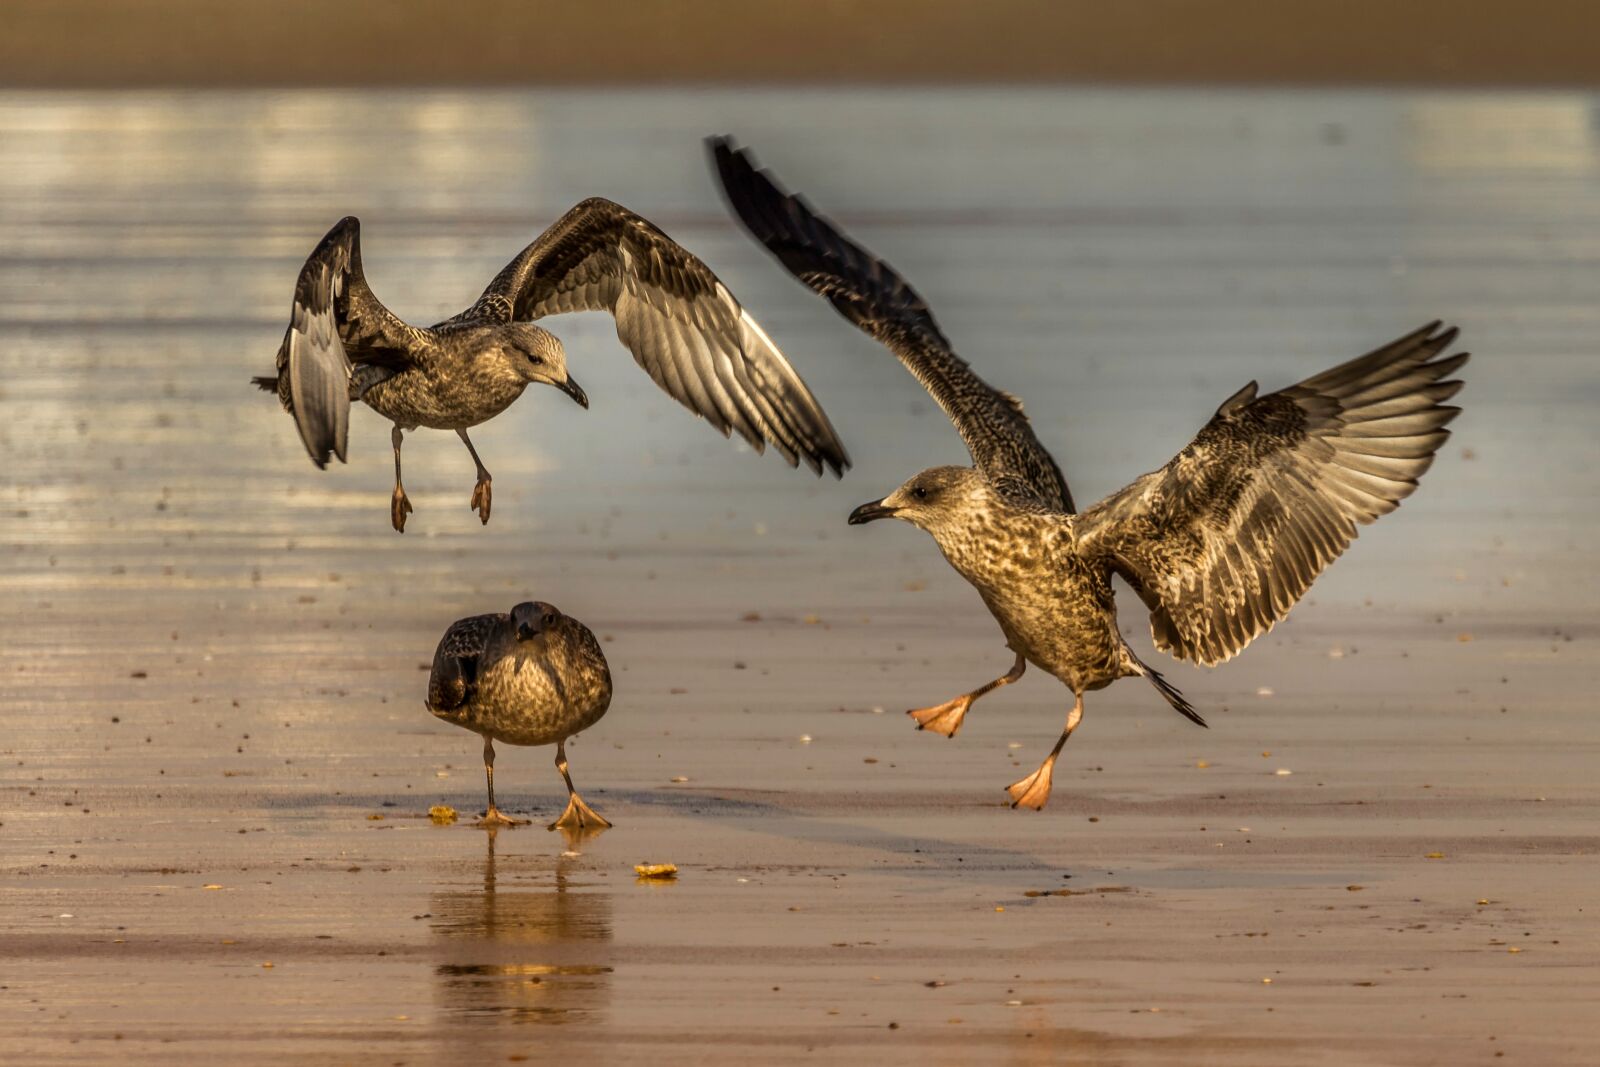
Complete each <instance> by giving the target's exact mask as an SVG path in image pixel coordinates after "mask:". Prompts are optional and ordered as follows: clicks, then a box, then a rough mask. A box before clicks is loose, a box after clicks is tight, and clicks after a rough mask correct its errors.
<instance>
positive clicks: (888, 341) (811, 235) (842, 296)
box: [708, 137, 1073, 512]
mask: <svg viewBox="0 0 1600 1067" xmlns="http://www.w3.org/2000/svg"><path fill="white" fill-rule="evenodd" d="M708 144H709V145H710V147H711V154H712V158H713V160H714V161H715V163H716V167H717V174H718V175H719V176H720V178H721V180H722V188H723V191H724V193H726V194H727V198H728V203H729V204H730V205H732V207H733V210H734V212H735V213H736V214H738V216H739V219H740V221H741V222H743V223H744V225H745V227H746V229H748V230H749V231H750V233H751V234H752V235H753V236H754V237H755V238H756V240H758V241H760V242H761V243H762V244H764V245H765V246H766V247H767V249H768V250H769V251H771V252H772V254H773V255H774V256H776V257H777V258H778V261H779V262H780V263H782V264H783V265H784V267H786V268H787V269H788V271H789V273H791V274H793V275H794V276H795V277H796V278H798V279H800V280H801V281H802V282H804V283H805V284H806V285H809V286H810V287H811V288H812V289H814V290H815V291H816V292H818V293H820V294H821V295H822V296H824V297H826V298H827V299H828V301H829V302H830V303H832V304H833V306H834V308H835V309H837V310H838V312H839V313H840V314H841V315H843V316H844V317H845V318H847V319H849V320H850V321H851V322H853V323H855V324H856V325H857V326H858V327H860V328H861V329H862V330H863V331H865V332H866V333H867V334H869V335H871V336H872V337H873V338H875V339H876V340H878V341H879V342H880V343H881V344H883V345H884V346H885V347H887V348H888V349H889V350H890V351H891V352H893V353H894V354H895V355H896V356H897V357H899V359H900V362H901V363H903V364H905V366H906V368H907V369H908V370H910V371H911V373H912V374H913V375H915V376H916V378H917V380H918V381H919V382H921V383H922V384H923V385H924V386H925V387H926V388H927V390H928V392H929V393H930V394H931V395H932V396H933V398H934V400H935V401H937V402H938V404H939V406H940V407H941V408H943V409H944V412H945V414H947V415H948V416H950V419H951V421H953V422H954V423H955V426H956V429H957V430H958V431H960V433H961V438H962V440H963V441H965V442H966V445H967V450H968V451H969V452H970V453H971V454H972V459H973V462H974V463H975V464H976V465H977V467H978V469H979V470H981V471H982V472H983V473H984V475H985V476H986V477H987V478H988V479H989V481H990V482H991V483H992V484H994V485H995V486H996V487H997V488H999V489H1000V490H1001V491H1003V492H1005V493H1007V495H1010V496H1014V497H1016V498H1018V499H1021V500H1028V501H1032V502H1035V503H1039V504H1043V505H1044V506H1046V507H1050V508H1053V509H1056V510H1059V511H1067V512H1070V511H1072V510H1073V506H1072V494H1071V493H1070V492H1068V490H1067V483H1066V479H1065V478H1063V477H1062V476H1061V471H1060V469H1059V468H1057V467H1056V464H1055V461H1054V460H1053V459H1052V458H1051V457H1050V453H1049V452H1047V451H1045V448H1044V446H1043V445H1041V444H1040V443H1039V441H1038V439H1037V438H1036V437H1034V434H1033V429H1032V427H1030V426H1029V425H1028V418H1027V416H1026V415H1024V414H1023V413H1022V404H1021V403H1020V402H1019V401H1018V400H1017V398H1016V397H1014V396H1012V395H1011V394H1009V393H1005V392H1002V391H1000V390H998V389H995V388H994V387H993V386H991V385H989V384H988V383H987V382H985V381H984V380H983V379H982V378H979V377H978V376H977V375H976V374H975V373H973V371H972V368H971V367H969V366H968V365H967V364H966V362H965V361H964V360H962V359H961V357H959V356H957V355H956V354H955V352H954V351H953V350H952V349H951V347H950V343H949V342H948V341H946V340H945V337H944V334H942V333H941V332H940V331H939V327H938V324H937V323H935V322H934V319H933V313H932V312H931V311H929V310H928V305H927V303H926V302H925V301H924V300H923V299H922V298H921V297H920V296H918V295H917V293H916V292H915V291H914V290H913V289H912V288H911V287H910V286H909V285H907V284H906V283H905V281H904V280H903V279H902V278H901V277H900V276H899V275H898V274H896V273H895V272H894V270H893V268H891V267H890V266H889V265H888V264H887V263H885V262H883V261H882V260H880V259H877V258H876V257H874V256H873V255H872V254H871V253H870V252H868V251H866V250H865V249H863V248H861V247H860V246H859V245H856V244H855V243H853V242H851V241H850V240H849V239H848V238H846V237H845V236H844V235H843V234H841V233H840V232H839V230H838V229H837V228H836V227H835V226H834V225H833V224H832V223H830V222H829V221H828V220H827V219H825V218H823V217H822V216H820V215H818V214H816V213H815V212H814V211H812V210H811V208H810V206H809V205H807V204H806V202H805V201H804V200H802V199H801V198H800V197H798V196H790V195H789V194H788V193H786V192H784V190H783V189H782V188H780V187H779V186H778V184H777V183H776V182H775V181H774V180H773V179H772V177H771V176H770V175H769V174H768V173H767V172H766V171H764V170H758V169H757V168H756V166H755V164H754V163H753V162H752V161H751V158H750V156H749V153H748V152H746V151H744V150H742V149H737V148H735V147H734V145H733V142H732V141H731V140H729V139H728V138H726V137H713V138H711V139H710V140H709V141H708Z"/></svg>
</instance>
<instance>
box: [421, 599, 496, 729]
mask: <svg viewBox="0 0 1600 1067" xmlns="http://www.w3.org/2000/svg"><path fill="white" fill-rule="evenodd" d="M509 621H510V617H509V616H507V615H473V616H471V617H469V618H465V619H462V620H460V621H459V622H455V623H452V624H451V626H450V629H448V630H446V631H445V632H444V637H443V638H441V639H440V641H439V648H438V650H437V651H435V652H434V654H433V673H432V674H431V675H429V677H428V708H429V709H430V710H432V711H450V710H452V709H454V708H459V707H461V706H462V705H463V704H466V703H467V702H469V701H470V700H471V699H472V697H473V694H474V693H475V692H477V688H478V664H479V662H480V661H481V660H482V658H483V653H484V649H485V648H487V647H488V644H489V638H490V637H492V636H493V635H494V632H495V631H496V630H497V629H499V628H500V627H501V626H504V625H507V624H508V623H509Z"/></svg>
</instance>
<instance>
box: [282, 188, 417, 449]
mask: <svg viewBox="0 0 1600 1067" xmlns="http://www.w3.org/2000/svg"><path fill="white" fill-rule="evenodd" d="M416 332H417V331H416V330H415V329H414V328H412V327H411V326H408V325H406V323H404V322H402V321H401V320H400V319H398V318H396V317H395V316H394V315H393V314H392V313H391V312H390V311H389V309H388V308H386V307H384V306H383V304H382V302H381V301H379V300H378V298H377V297H376V296H374V295H373V294H372V290H371V289H370V288H368V286H367V279H366V277H365V276H364V275H363V274H362V272H361V223H360V222H359V221H358V220H357V219H356V218H355V217H354V216H349V217H346V218H344V219H341V220H340V221H339V222H338V223H337V224H336V225H335V226H334V227H333V229H331V230H329V231H328V233H327V234H326V235H325V236H324V237H323V238H322V240H321V241H320V242H318V244H317V247H316V249H315V250H313V251H312V253H311V255H310V256H309V257H308V258H307V259H306V262H305V265H304V266H303V267H301V268H300V276H299V277H298V278H297V279H296V280H295V286H294V305H293V307H292V308H291V310H290V313H289V326H288V328H287V329H286V330H285V331H284V334H283V343H282V344H281V345H279V346H278V360H277V362H278V377H277V379H276V381H273V380H272V379H257V384H258V385H261V386H262V387H263V388H276V390H277V393H278V399H279V400H281V401H282V402H283V406H284V408H285V409H286V410H287V411H288V412H289V413H290V414H291V415H293V416H294V421H295V426H296V428H298V429H299V431H300V440H301V441H302V442H304V444H305V446H306V451H307V452H308V453H310V455H311V461H312V462H313V463H315V464H316V465H317V466H318V467H326V466H327V465H328V455H329V453H332V454H333V455H336V456H338V457H339V461H340V462H341V463H342V462H344V460H345V448H346V443H347V440H348V437H349V429H350V400H351V396H350V392H351V384H350V379H351V372H352V369H353V362H352V361H355V362H360V363H363V364H372V365H389V366H390V367H393V366H394V365H396V364H399V363H401V362H403V360H404V358H405V352H406V351H407V348H408V347H409V344H410V343H411V341H412V339H413V337H414V335H415V334H416ZM363 385H364V386H366V385H370V380H368V381H365V382H364V383H363Z"/></svg>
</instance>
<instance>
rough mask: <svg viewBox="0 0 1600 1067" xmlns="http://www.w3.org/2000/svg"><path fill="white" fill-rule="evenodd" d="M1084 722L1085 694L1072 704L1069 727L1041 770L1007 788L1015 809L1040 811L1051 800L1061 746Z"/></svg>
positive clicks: (1068, 716)
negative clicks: (1051, 787)
mask: <svg viewBox="0 0 1600 1067" xmlns="http://www.w3.org/2000/svg"><path fill="white" fill-rule="evenodd" d="M1082 721H1083V694H1082V693H1078V694H1077V697H1076V699H1075V700H1073V702H1072V710H1071V711H1069V712H1067V726H1066V729H1064V730H1062V731H1061V736H1060V737H1058V738H1056V747H1055V748H1052V749H1051V750H1050V755H1048V756H1046V757H1045V759H1044V762H1043V763H1041V764H1040V765H1039V769H1038V770H1036V771H1034V772H1033V773H1032V774H1030V775H1028V777H1026V778H1024V779H1022V780H1021V781H1018V782H1012V783H1011V784H1010V785H1008V786H1006V792H1007V793H1009V794H1010V795H1011V806H1012V807H1013V808H1017V807H1023V808H1032V809H1033V810H1034V811H1040V810H1042V809H1043V808H1044V805H1045V802H1046V801H1048V800H1049V799H1050V777H1051V775H1052V774H1053V773H1054V771H1055V766H1056V757H1057V756H1059V755H1061V746H1062V745H1065V744H1066V743H1067V738H1069V737H1071V736H1072V731H1074V730H1076V729H1077V728H1078V723H1080V722H1082Z"/></svg>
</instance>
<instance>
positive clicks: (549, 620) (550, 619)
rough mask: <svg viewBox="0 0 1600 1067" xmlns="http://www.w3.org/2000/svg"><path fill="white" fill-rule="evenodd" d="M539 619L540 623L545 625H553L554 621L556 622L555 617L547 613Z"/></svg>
mask: <svg viewBox="0 0 1600 1067" xmlns="http://www.w3.org/2000/svg"><path fill="white" fill-rule="evenodd" d="M539 621H540V622H541V623H543V624H544V625H546V626H554V625H555V622H556V617H555V616H554V615H549V614H547V615H545V617H544V618H542V619H540V620H539Z"/></svg>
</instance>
